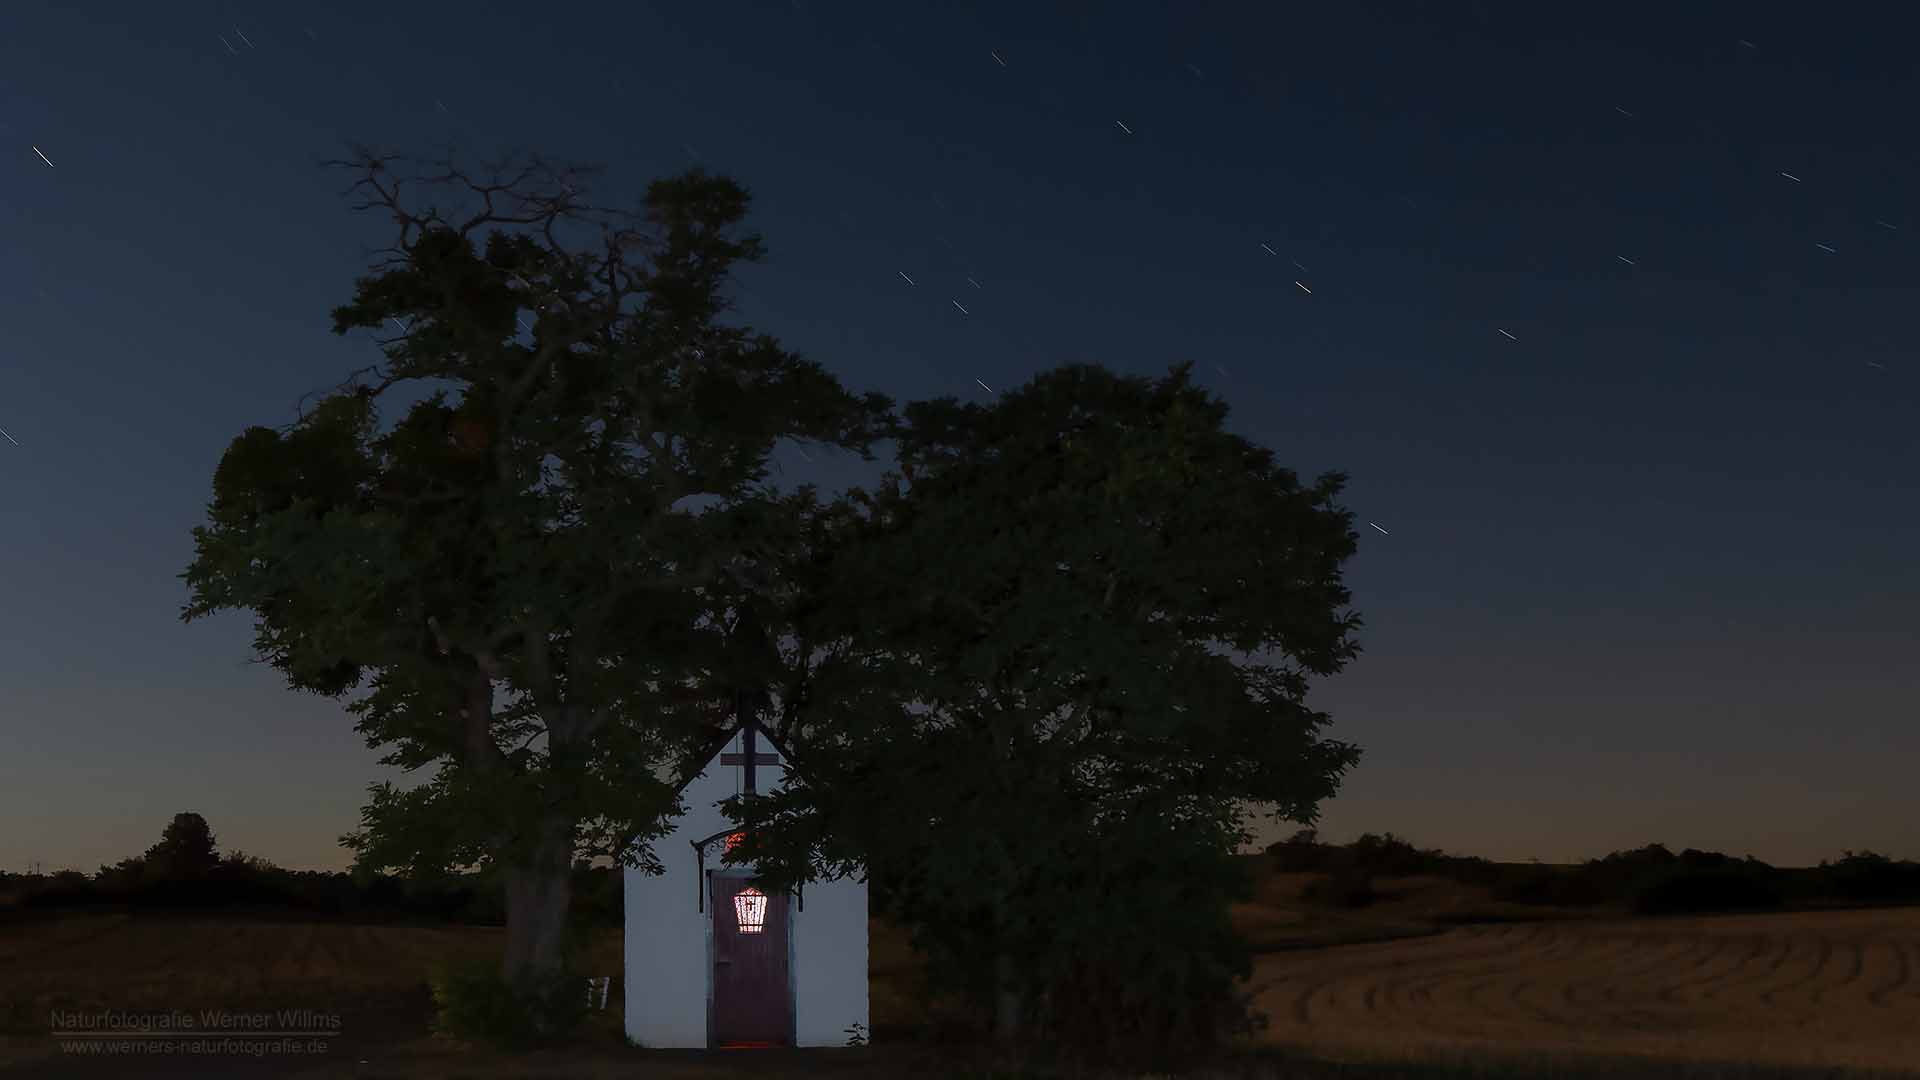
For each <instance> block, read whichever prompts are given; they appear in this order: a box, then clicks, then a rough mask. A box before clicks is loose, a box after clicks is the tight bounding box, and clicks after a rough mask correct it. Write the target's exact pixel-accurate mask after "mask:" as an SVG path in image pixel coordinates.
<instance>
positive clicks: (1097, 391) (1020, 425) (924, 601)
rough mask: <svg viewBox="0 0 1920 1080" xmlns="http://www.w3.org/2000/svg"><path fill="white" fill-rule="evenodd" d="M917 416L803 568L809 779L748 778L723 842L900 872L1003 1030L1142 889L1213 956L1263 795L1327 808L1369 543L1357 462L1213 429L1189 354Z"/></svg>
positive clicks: (799, 875) (782, 864)
mask: <svg viewBox="0 0 1920 1080" xmlns="http://www.w3.org/2000/svg"><path fill="white" fill-rule="evenodd" d="M905 413H906V424H905V425H904V427H903V429H902V432H901V434H900V437H899V438H900V441H899V444H898V445H899V467H898V471H897V472H894V473H889V474H888V477H887V478H886V480H885V481H884V482H883V483H882V484H881V485H880V486H879V487H878V488H877V490H875V491H873V492H855V493H852V494H850V496H849V497H848V498H847V499H845V500H842V501H841V502H840V503H839V504H837V507H836V514H837V516H835V517H833V518H832V519H831V520H832V521H833V525H832V527H831V528H830V529H829V530H828V531H830V532H832V533H833V534H834V535H835V536H836V537H837V541H836V542H835V543H833V544H826V543H822V544H821V545H819V550H820V551H821V553H822V554H821V556H820V558H818V559H817V560H815V561H814V562H812V563H809V564H808V567H809V569H808V571H807V573H808V574H809V575H810V576H808V577H806V578H805V584H804V585H802V586H796V587H797V588H798V589H799V590H800V592H801V593H804V594H806V595H809V596H812V597H815V598H816V599H814V600H813V601H810V602H809V601H799V602H796V606H795V608H794V610H795V612H796V615H795V616H794V619H795V624H796V626H798V627H799V631H798V633H797V635H796V637H797V639H799V640H801V641H806V642H809V643H812V644H811V647H812V652H811V653H809V654H808V655H805V656H802V655H798V654H796V655H795V658H794V661H793V662H794V668H795V671H796V679H797V684H798V686H799V687H800V688H801V689H802V690H803V692H802V693H799V694H796V695H795V697H796V701H795V704H794V706H793V707H792V709H791V710H790V712H791V715H789V716H788V717H787V722H788V730H787V733H786V734H787V738H788V740H789V742H790V743H791V744H792V745H794V746H795V747H796V750H795V753H796V757H797V758H798V759H799V762H800V764H801V766H802V771H803V772H804V781H803V782H796V783H792V784H789V785H788V786H787V787H786V788H785V789H784V790H782V791H778V792H775V793H773V794H770V795H767V796H761V797H757V798H747V797H742V798H740V799H738V800H735V801H734V804H733V805H734V807H735V808H736V809H737V810H738V811H739V812H740V813H741V814H742V815H743V816H744V817H745V819H746V820H747V822H748V823H749V826H750V828H749V832H748V839H747V842H746V843H745V844H743V845H741V846H740V847H739V848H737V849H736V850H735V851H734V852H733V853H732V854H731V855H730V858H731V859H732V860H733V861H740V862H745V861H757V863H758V865H759V867H760V869H761V872H762V873H763V875H764V876H765V878H766V879H767V880H769V881H772V882H776V883H781V884H784V883H787V882H798V881H804V880H809V879H812V878H816V877H831V876H839V875H842V874H848V873H858V872H865V873H868V874H869V875H871V876H872V877H873V878H874V879H875V880H876V881H877V882H884V883H885V885H886V889H885V904H886V910H887V913H888V914H889V915H890V916H891V917H893V918H896V919H898V920H900V921H902V922H904V923H905V924H907V925H908V926H910V927H912V928H913V929H914V930H915V932H916V935H917V937H918V938H919V940H920V942H921V944H922V945H923V946H925V947H927V948H928V949H929V951H930V952H931V953H932V954H933V955H934V956H935V958H936V960H937V959H940V958H942V957H945V958H946V959H948V960H949V961H951V962H952V963H953V964H954V965H956V966H957V967H958V968H969V967H970V968H971V973H970V974H968V975H966V976H965V977H966V978H970V979H972V980H973V981H974V982H975V983H979V982H981V981H982V980H986V981H989V982H991V983H993V984H995V985H996V986H997V988H998V990H999V991H1000V993H1001V995H1002V1012H1003V1013H1004V1014H1006V1015H1003V1017H1002V1020H1001V1022H1002V1024H1003V1026H1007V1025H1017V1024H1018V1022H1019V1021H1018V1015H1019V1014H1020V1013H1021V1012H1023V1011H1024V1012H1035V1011H1036V1010H1035V1009H1032V1008H1028V1009H1024V1010H1023V1009H1021V1008H1018V1007H1017V1001H1016V1000H1015V999H1017V998H1019V997H1020V996H1022V995H1025V996H1027V997H1029V998H1031V997H1032V995H1033V994H1034V993H1035V992H1036V991H1038V990H1040V989H1041V988H1042V987H1043V985H1044V983H1045V981H1046V979H1047V978H1048V977H1051V976H1054V975H1058V974H1060V973H1062V972H1065V971H1067V970H1069V969H1070V968H1071V967H1072V966H1073V965H1074V964H1075V963H1076V962H1077V958H1084V957H1085V956H1086V955H1087V954H1088V952H1089V950H1092V951H1093V952H1095V953H1098V952H1102V951H1105V952H1109V953H1111V952H1112V951H1113V950H1114V945H1113V943H1112V942H1111V941H1110V940H1107V939H1106V936H1105V935H1107V934H1108V932H1109V931H1110V929H1111V925H1112V924H1111V923H1110V922H1109V921H1108V920H1109V919H1110V918H1111V917H1113V916H1114V915H1115V913H1116V912H1118V911H1121V910H1126V909H1128V906H1129V905H1131V910H1134V911H1135V912H1141V911H1143V910H1145V909H1143V908H1142V907H1141V905H1142V904H1145V905H1146V907H1147V908H1152V909H1153V910H1154V911H1156V912H1158V914H1157V915H1156V916H1155V917H1154V918H1155V920H1157V921H1155V922H1151V923H1147V924H1143V925H1153V926H1156V927H1157V928H1158V929H1166V930H1167V931H1168V932H1167V933H1166V934H1165V935H1164V936H1162V937H1159V938H1158V939H1157V941H1156V943H1155V945H1154V946H1152V947H1157V948H1158V949H1159V950H1160V953H1159V955H1158V956H1157V957H1149V958H1148V960H1150V961H1152V962H1161V963H1165V964H1171V965H1174V966H1176V967H1177V966H1179V965H1180V964H1182V963H1186V962H1187V960H1186V959H1183V958H1190V957H1192V956H1194V955H1207V954H1208V953H1209V950H1212V949H1214V946H1213V945H1212V944H1209V942H1211V941H1214V939H1215V938H1216V937H1217V931H1218V930H1219V920H1220V919H1223V918H1224V906H1225V903H1224V899H1223V898H1224V897H1225V896H1226V895H1227V894H1228V893H1230V892H1231V891H1232V890H1233V889H1234V888H1235V887H1236V886H1235V885H1234V883H1233V880H1232V877H1233V875H1232V874H1231V873H1230V872H1228V871H1226V870H1225V869H1222V867H1224V865H1225V864H1224V863H1223V862H1221V859H1223V858H1226V857H1228V856H1230V854H1231V852H1232V851H1233V850H1234V849H1235V848H1236V847H1237V846H1238V845H1239V844H1240V843H1243V842H1245V841H1246V840H1247V839H1248V838H1249V836H1248V833H1247V832H1246V830H1245V828H1244V824H1243V819H1244V813H1245V808H1246V806H1247V805H1249V804H1256V805H1259V806H1262V807H1264V808H1265V810H1266V812H1268V813H1270V814H1272V815H1273V816H1275V817H1278V818H1281V819H1286V820H1294V821H1299V822H1302V823H1308V824H1310V823H1311V822H1312V821H1313V820H1314V818H1315V816H1316V813H1317V805H1318V803H1319V802H1320V801H1321V800H1324V799H1326V798H1328V797H1330V796H1331V795H1332V794H1333V793H1334V791H1335V790H1336V787H1337V784H1338V781H1339V778H1340V776H1341V775H1342V774H1343V773H1344V771H1345V770H1346V769H1348V768H1349V767H1351V766H1352V765H1353V764H1354V763H1355V762H1356V761H1357V760H1358V756H1359V752H1358V750H1357V749H1355V748H1354V747H1352V746H1349V745H1347V744H1344V743H1340V742H1337V741H1333V740H1330V739H1325V738H1322V737H1321V734H1320V730H1321V728H1322V727H1323V726H1324V725H1325V724H1326V723H1327V720H1328V717H1327V716H1326V714H1324V713H1322V712H1318V711H1315V710H1313V709H1311V708H1309V707H1308V706H1307V705H1306V703H1305V696H1306V692H1307V685H1308V679H1309V677H1310V676H1316V675H1328V674H1331V673H1333V672H1335V671H1337V670H1339V669H1340V668H1341V667H1342V666H1343V665H1344V664H1345V663H1346V662H1347V661H1348V660H1349V659H1350V658H1351V657H1352V656H1354V655H1355V653H1356V652H1357V649H1358V646H1357V645H1356V644H1355V643H1354V641H1353V640H1352V634H1353V632H1354V631H1355V629H1356V628H1357V626H1358V622H1359V620H1358V618H1357V616H1354V615H1352V614H1350V613H1349V612H1347V611H1346V610H1345V607H1346V605H1347V603H1348V601H1349V594H1348V592H1347V590H1346V588H1345V587H1344V585H1343V584H1342V580H1341V570H1342V564H1343V562H1344V561H1345V560H1346V559H1347V558H1348V557H1350V556H1351V554H1352V553H1353V551H1354V550H1355V546H1356V540H1357V538H1356V535H1355V534H1354V532H1353V530H1352V521H1351V517H1350V515H1348V514H1347V513H1345V512H1344V511H1342V510H1340V509H1339V508H1338V507H1337V506H1336V505H1335V499H1336V498H1337V496H1338V494H1339V492H1340V490H1341V488H1342V485H1343V483H1344V478H1343V477H1342V476H1340V475H1339V474H1329V475H1327V476H1325V477H1322V478H1321V479H1320V480H1319V481H1317V482H1315V483H1312V484H1302V483H1301V482H1300V481H1299V480H1298V479H1297V478H1296V477H1295V475H1294V474H1293V473H1292V472H1290V471H1289V470H1286V469H1284V468H1281V467H1279V466H1277V465H1276V464H1275V462H1274V457H1273V454H1272V453H1271V452H1270V451H1268V450H1266V449H1264V448H1261V447H1258V446H1255V445H1254V444H1252V443H1250V442H1248V441H1247V440H1245V439H1243V438H1241V437H1239V436H1237V435H1233V434H1231V433H1229V432H1227V431H1226V430H1225V429H1224V427H1223V424H1224V420H1225V416H1226V407H1225V406H1224V404H1222V403H1220V402H1219V401H1218V400H1217V399H1214V398H1212V397H1211V396H1210V395H1208V394H1207V393H1206V392H1205V391H1204V390H1203V389H1202V388H1200V387H1197V386H1196V385H1194V384H1193V383H1192V382H1191V380H1190V369H1189V367H1188V366H1187V365H1181V366H1178V367H1176V368H1174V369H1173V370H1172V371H1171V372H1170V373H1169V374H1168V375H1167V376H1166V377H1164V378H1161V379H1158V380H1147V379H1139V378H1124V377H1120V376H1117V375H1114V374H1112V373H1111V372H1108V371H1106V370H1104V369H1102V368H1098V367H1092V366H1070V367H1065V368H1061V369H1058V370H1055V371H1051V372H1048V373H1045V374H1043V375H1041V376H1039V377H1037V378H1035V379H1034V380H1033V381H1032V382H1030V383H1029V384H1028V385H1026V386H1024V387H1022V388H1019V389H1017V390H1013V391H1010V392H1008V393H1007V394H1006V395H1005V396H1004V397H1003V398H1001V399H1000V400H999V401H998V402H996V403H994V404H993V405H991V406H979V405H973V404H960V403H957V402H955V401H953V400H951V399H943V400H939V401H932V402H917V403H914V404H911V405H909V406H907V408H906V410H905ZM822 520H826V519H824V518H823V519H822ZM796 580H799V579H796ZM1209 866H1211V867H1213V869H1211V870H1209V869H1207V867H1209ZM1155 867H1160V868H1162V870H1163V871H1165V872H1163V873H1156V872H1155ZM1156 890H1157V891H1158V892H1157V893H1156ZM1195 890H1198V891H1197V892H1196V891H1195ZM1156 896H1158V897H1159V899H1155V897H1156ZM1175 897H1181V898H1182V899H1180V900H1178V901H1176V900H1175V899H1173V898H1175ZM1195 919H1197V920H1198V922H1193V920H1195ZM1181 920H1186V921H1187V922H1190V923H1192V924H1193V927H1192V933H1190V934H1186V935H1182V934H1179V933H1174V932H1172V930H1171V928H1172V927H1174V926H1176V925H1178V924H1179V923H1180V922H1181ZM1158 929H1157V930H1156V933H1158ZM1214 951H1215V952H1217V950H1214ZM983 958H998V970H997V971H996V972H993V973H991V975H989V974H988V973H985V972H983V971H981V970H980V966H979V962H980V961H981V960H982V959H983ZM1143 962H1146V961H1143ZM1225 962H1226V963H1227V966H1228V967H1231V966H1232V963H1231V959H1230V958H1229V959H1228V960H1227V961H1225ZM1028 1004H1029V1005H1031V1004H1032V1002H1031V1001H1029V1002H1028Z"/></svg>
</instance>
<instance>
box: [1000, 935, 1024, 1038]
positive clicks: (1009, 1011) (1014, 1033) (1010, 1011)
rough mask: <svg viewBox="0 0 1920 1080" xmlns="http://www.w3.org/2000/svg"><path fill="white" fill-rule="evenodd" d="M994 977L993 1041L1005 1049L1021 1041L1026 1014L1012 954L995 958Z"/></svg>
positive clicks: (1004, 954)
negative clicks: (1022, 1022) (1022, 1023)
mask: <svg viewBox="0 0 1920 1080" xmlns="http://www.w3.org/2000/svg"><path fill="white" fill-rule="evenodd" d="M993 976H994V989H993V1041H994V1042H995V1043H996V1044H998V1045H999V1046H1000V1047H1001V1048H1003V1049H1005V1048H1008V1047H1012V1046H1013V1045H1015V1044H1017V1043H1018V1042H1019V1041H1020V1035H1021V1021H1022V1020H1023V1019H1024V1014H1025V1012H1026V1010H1025V1008H1024V1005H1025V1002H1024V1001H1022V1000H1021V993H1020V985H1019V982H1018V980H1017V978H1016V973H1015V969H1014V963H1013V956H1012V954H1010V953H1006V952H1002V953H1000V954H999V955H998V956H996V957H994V961H993Z"/></svg>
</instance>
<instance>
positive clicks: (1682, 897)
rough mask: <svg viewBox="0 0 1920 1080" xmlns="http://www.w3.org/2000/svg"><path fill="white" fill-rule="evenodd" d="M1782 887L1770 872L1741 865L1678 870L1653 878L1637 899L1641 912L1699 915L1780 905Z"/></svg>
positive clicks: (1634, 902)
mask: <svg viewBox="0 0 1920 1080" xmlns="http://www.w3.org/2000/svg"><path fill="white" fill-rule="evenodd" d="M1781 903H1782V897H1781V894H1780V887H1779V885H1778V884H1776V883H1775V882H1774V881H1772V880H1770V879H1769V876H1768V875H1764V874H1761V873H1758V872H1756V871H1754V870H1750V869H1747V868H1745V867H1742V866H1739V865H1738V864H1736V865H1733V866H1717V867H1711V868H1707V869H1700V870H1691V869H1682V870H1676V871H1673V872H1671V873H1668V874H1666V875H1663V876H1661V877H1659V878H1656V879H1655V880H1653V881H1652V882H1651V883H1650V884H1648V885H1646V886H1644V887H1643V888H1641V889H1640V891H1639V892H1638V893H1637V894H1636V895H1635V896H1634V898H1633V909H1634V911H1635V912H1637V913H1639V914H1641V915H1680V914H1697V913H1700V912H1707V911H1728V910H1741V909H1752V908H1777V907H1779V906H1780V905H1781Z"/></svg>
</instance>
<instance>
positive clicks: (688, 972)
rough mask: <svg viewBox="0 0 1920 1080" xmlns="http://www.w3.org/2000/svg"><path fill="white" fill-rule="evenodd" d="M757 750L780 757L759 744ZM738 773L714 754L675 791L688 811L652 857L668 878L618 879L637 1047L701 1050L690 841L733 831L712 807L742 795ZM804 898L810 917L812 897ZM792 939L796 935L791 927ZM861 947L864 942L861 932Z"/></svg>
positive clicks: (713, 860) (713, 858)
mask: <svg viewBox="0 0 1920 1080" xmlns="http://www.w3.org/2000/svg"><path fill="white" fill-rule="evenodd" d="M756 750H757V752H758V753H762V754H774V755H776V756H777V755H778V753H779V751H777V750H775V749H774V748H773V747H772V746H769V745H767V742H766V740H764V739H762V740H759V745H758V746H757V748H756ZM722 752H724V753H730V754H732V753H739V752H740V737H739V736H738V735H735V736H734V737H733V739H731V740H730V741H729V742H728V743H727V745H726V746H725V747H724V749H723V751H722ZM740 771H741V770H740V769H739V768H737V767H734V766H728V765H721V764H720V763H719V758H718V756H717V755H716V756H715V758H714V760H713V762H711V763H709V765H708V766H707V768H706V770H705V771H703V772H702V773H701V774H700V775H699V776H697V777H695V778H694V780H693V781H692V782H691V783H689V784H688V785H687V787H686V789H685V790H684V791H682V792H681V796H680V798H681V801H682V803H683V804H684V805H685V806H686V810H687V812H686V813H685V814H683V815H681V816H680V818H679V819H678V820H676V821H675V822H674V826H673V831H672V832H671V833H668V834H667V835H666V836H664V837H662V838H661V839H659V840H656V841H654V844H653V851H654V854H655V855H656V856H657V857H658V858H659V860H660V862H661V865H662V866H663V867H664V868H665V871H666V872H665V873H663V874H660V875H659V876H657V877H656V876H652V875H647V874H643V873H641V872H639V871H637V870H627V871H625V872H623V873H622V875H621V877H622V879H623V884H624V886H625V893H626V897H625V908H626V934H625V937H626V941H625V952H626V1029H627V1034H628V1035H629V1036H631V1037H632V1038H633V1039H635V1040H637V1041H638V1042H640V1043H641V1044H642V1045H643V1046H650V1047H661V1048H668V1047H704V1046H706V1045H707V993H708V974H709V973H708V962H709V961H708V957H709V953H708V948H707V938H708V921H707V920H708V917H709V914H710V913H709V912H706V911H704V910H703V909H704V907H705V905H706V904H707V903H710V902H711V898H707V897H703V896H702V895H701V890H703V889H705V888H706V882H705V881H704V880H703V879H702V877H701V875H700V870H699V866H698V862H697V860H696V859H695V857H694V852H693V841H695V840H704V839H706V838H707V837H709V836H712V835H713V834H715V833H717V832H720V831H721V830H723V829H725V828H727V827H728V826H729V825H731V824H732V822H731V821H729V820H728V819H727V817H726V815H725V814H723V813H721V811H720V807H719V805H718V804H719V803H720V802H721V801H722V800H724V799H728V798H731V797H733V796H734V795H738V794H739V793H740V787H741V784H740V776H739V774H740ZM783 775H784V763H783V764H782V765H762V766H760V767H759V771H758V775H757V777H756V779H757V780H758V781H759V787H760V788H761V789H762V790H769V789H771V788H772V787H773V786H774V785H775V784H776V783H778V782H779V778H780V777H782V776H783ZM717 846H718V845H716V847H717ZM706 865H707V868H708V869H718V868H719V866H720V862H719V858H718V853H717V852H712V851H710V852H709V853H708V858H707V864H706ZM808 899H809V910H811V899H812V898H811V896H809V898H808ZM795 932H796V934H798V933H800V932H801V931H800V930H799V928H798V927H797V926H796V927H795ZM861 940H862V941H863V942H864V941H865V940H866V936H865V933H864V930H863V932H862V935H861ZM796 944H798V943H797V942H796ZM840 1041H841V1042H844V1041H845V1036H844V1035H843V1036H842V1037H841V1040H840Z"/></svg>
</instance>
